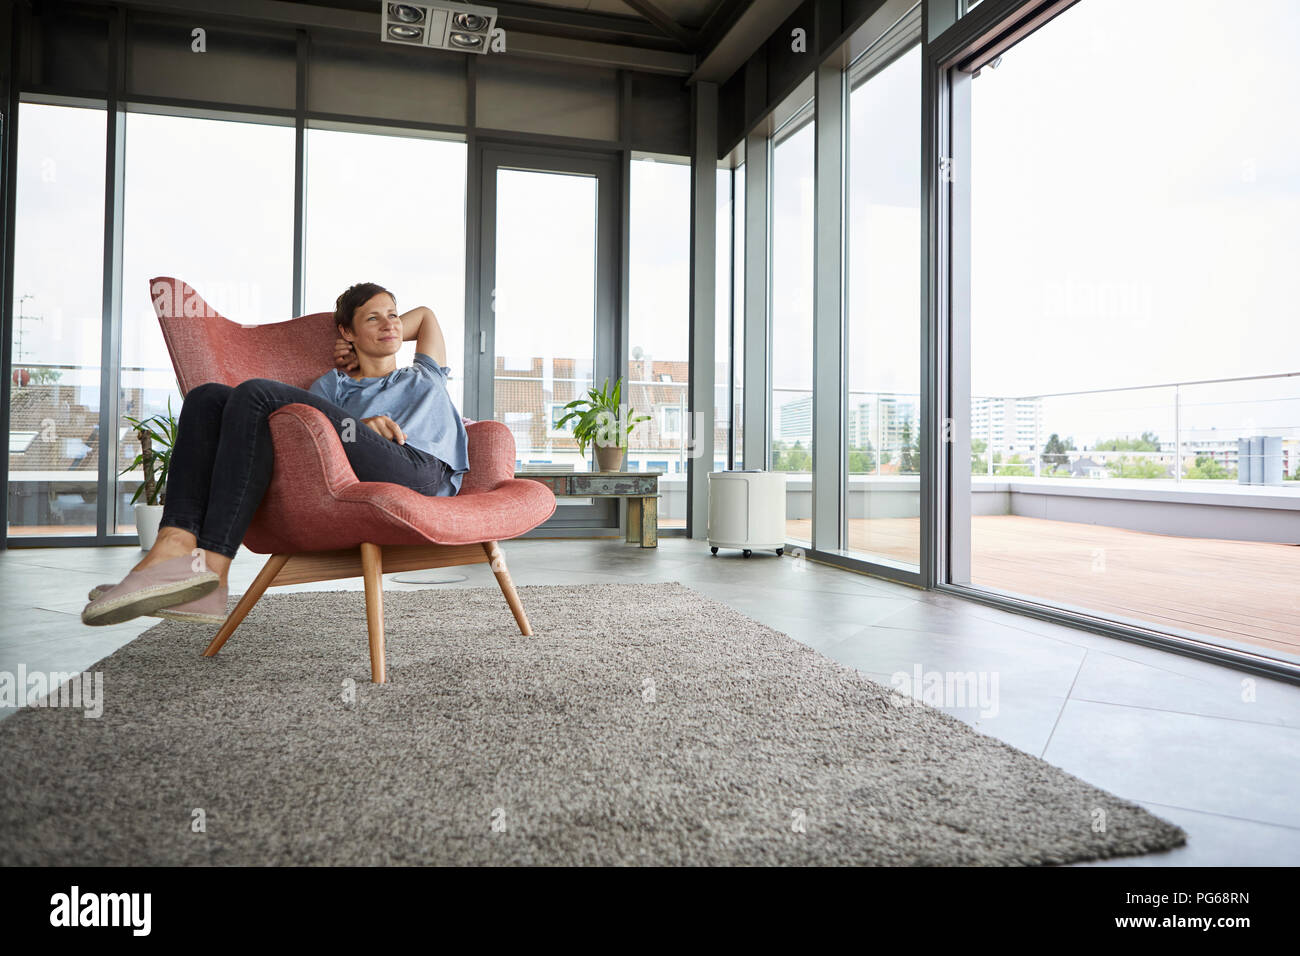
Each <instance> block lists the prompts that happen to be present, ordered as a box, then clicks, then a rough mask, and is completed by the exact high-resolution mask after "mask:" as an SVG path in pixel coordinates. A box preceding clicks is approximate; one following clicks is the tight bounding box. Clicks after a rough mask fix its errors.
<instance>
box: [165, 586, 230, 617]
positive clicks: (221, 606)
mask: <svg viewBox="0 0 1300 956" xmlns="http://www.w3.org/2000/svg"><path fill="white" fill-rule="evenodd" d="M229 598H230V588H228V587H224V586H223V587H219V588H217V589H216V590H215V591H213V592H212V593H211V594H207V595H204V596H203V597H201V598H199V599H198V600H195V601H187V602H186V603H184V604H176V605H173V606H172V607H165V608H162V609H161V610H159V611H156V612H155V613H156V614H157V615H158V616H159V617H165V618H166V619H167V620H169V621H184V622H185V623H187V624H225V623H226V616H227V615H226V603H227V601H228V600H229Z"/></svg>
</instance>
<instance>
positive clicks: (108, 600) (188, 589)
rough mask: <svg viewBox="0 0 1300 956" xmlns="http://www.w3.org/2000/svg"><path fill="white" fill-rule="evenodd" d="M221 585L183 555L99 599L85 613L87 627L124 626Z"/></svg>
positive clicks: (143, 572)
mask: <svg viewBox="0 0 1300 956" xmlns="http://www.w3.org/2000/svg"><path fill="white" fill-rule="evenodd" d="M220 583H221V579H220V577H219V576H218V575H217V572H215V571H209V570H207V569H206V568H205V569H204V570H202V571H195V570H194V558H193V557H192V556H191V555H188V554H182V555H180V556H178V557H175V558H169V559H167V560H166V561H160V562H158V563H157V564H152V565H150V566H149V567H147V568H141V569H140V570H138V571H132V572H131V573H130V574H128V575H127V576H126V577H124V578H123V579H122V581H121V583H119V584H117V585H115V586H113V587H112V588H110V589H109V590H107V591H105V592H104V593H103V594H101V595H100V596H99V597H97V598H95V599H94V600H93V601H91V602H90V603H89V604H87V605H86V606H85V608H83V609H82V611H81V621H82V623H83V624H89V625H92V626H99V625H103V624H120V623H122V622H123V621H129V620H131V619H132V618H136V617H140V616H141V615H143V614H152V613H153V612H154V611H157V610H160V609H162V608H165V607H173V606H175V605H177V604H184V603H186V602H188V601H193V600H196V599H197V598H201V597H205V596H207V595H208V594H211V593H212V592H213V591H215V590H216V589H217V586H218V585H219V584H220Z"/></svg>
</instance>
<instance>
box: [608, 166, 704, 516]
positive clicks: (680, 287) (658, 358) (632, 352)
mask: <svg viewBox="0 0 1300 956" xmlns="http://www.w3.org/2000/svg"><path fill="white" fill-rule="evenodd" d="M630 199H631V220H630V222H629V224H628V228H629V236H628V243H629V250H630V251H629V272H628V303H629V309H628V369H627V377H626V379H625V383H626V384H625V387H624V389H623V395H622V398H623V400H624V401H625V402H626V403H627V404H628V405H629V406H630V408H631V412H632V413H633V414H636V415H649V416H650V420H649V421H647V422H642V423H640V424H638V425H637V426H636V427H635V429H634V430H633V432H632V434H631V436H630V437H629V445H628V455H627V467H628V469H629V470H632V471H662V472H663V473H664V474H663V477H662V478H660V479H659V491H660V495H661V497H660V499H659V526H660V527H661V528H664V527H670V528H684V527H686V470H687V465H688V463H689V461H690V442H691V440H692V439H693V438H694V437H696V436H695V435H694V434H693V433H692V430H691V421H690V412H689V407H690V391H689V390H690V368H691V346H690V318H691V293H690V288H691V255H690V253H691V250H690V243H687V242H682V236H689V235H690V233H691V167H690V163H689V162H687V161H685V160H683V161H680V162H677V161H671V160H666V159H661V158H659V159H657V158H654V157H646V158H642V159H638V158H633V160H632V162H631V197H630Z"/></svg>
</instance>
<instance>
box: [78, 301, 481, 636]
mask: <svg viewBox="0 0 1300 956" xmlns="http://www.w3.org/2000/svg"><path fill="white" fill-rule="evenodd" d="M334 321H335V324H336V326H337V328H338V332H339V336H340V338H339V340H338V342H336V347H335V360H336V363H337V364H338V366H339V367H338V368H337V369H334V370H332V371H329V372H326V373H325V374H324V375H322V376H321V377H320V378H318V379H317V380H316V381H315V382H313V383H312V385H311V388H310V389H301V388H297V387H295V386H293V385H286V384H285V383H284V382H276V381H272V380H271V379H265V378H255V379H250V380H249V381H247V382H243V383H241V384H240V385H237V386H235V387H234V388H231V387H230V386H229V385H221V384H219V383H216V382H209V383H207V384H205V385H199V386H198V387H196V388H194V389H192V390H191V391H190V393H189V394H188V395H186V396H185V403H184V405H183V406H182V407H181V415H180V420H179V422H178V423H177V431H176V444H175V446H174V448H173V450H172V460H171V470H170V473H169V474H168V477H167V498H166V504H165V505H164V507H163V514H162V519H161V521H160V523H159V529H158V540H157V541H156V542H155V543H154V546H153V548H151V549H150V551H149V553H148V554H147V555H145V557H144V560H142V561H141V562H140V563H139V564H137V565H136V566H135V567H134V568H133V569H132V570H131V573H130V574H128V575H127V576H126V577H125V578H123V579H122V581H121V582H119V583H118V584H116V585H104V586H101V587H99V588H96V589H95V590H94V591H92V592H91V601H90V603H89V604H87V605H86V607H85V609H84V610H82V612H81V619H82V621H83V622H85V623H86V624H92V625H101V624H117V623H119V622H121V621H128V620H131V619H132V618H135V617H139V616H140V615H142V614H153V613H155V612H159V613H160V614H161V615H163V616H166V617H168V618H171V619H173V620H184V621H198V622H203V623H221V622H222V621H224V620H225V618H226V600H227V596H228V593H229V590H228V587H227V583H226V582H227V576H228V575H229V572H230V562H231V560H232V559H233V558H234V557H235V554H236V552H237V551H238V550H239V544H240V542H241V541H242V540H243V538H244V534H245V533H246V532H247V531H248V526H249V525H250V524H251V523H252V520H253V515H254V513H255V512H256V511H257V508H258V505H259V504H261V501H262V496H263V495H264V494H265V493H266V488H267V485H268V484H270V481H271V470H272V466H273V464H274V450H273V448H272V445H271V426H270V424H269V422H268V418H269V417H270V415H271V413H272V412H274V411H276V410H277V409H278V408H280V407H281V406H283V405H288V404H292V403H295V402H300V403H302V404H304V405H312V406H314V407H315V408H319V409H320V410H321V411H322V412H324V413H325V415H326V416H327V417H328V418H329V420H330V421H331V422H332V423H333V425H334V429H335V430H336V431H337V432H338V433H339V438H340V439H341V440H342V442H343V450H344V451H345V452H346V453H347V456H348V461H349V462H350V463H351V464H352V470H353V471H354V472H356V476H357V478H359V479H360V480H362V481H388V482H394V483H396V484H399V485H405V486H406V487H408V488H412V489H414V490H415V491H418V492H420V493H421V494H424V495H429V496H438V495H444V496H451V495H455V494H457V493H458V492H459V491H460V486H461V481H462V479H463V478H464V476H465V474H466V473H467V472H468V471H469V455H468V449H467V438H466V434H465V423H464V422H463V421H462V420H461V416H460V412H458V411H457V410H456V406H455V405H454V404H453V403H452V400H451V396H450V395H449V394H448V393H447V374H448V373H449V372H450V371H451V369H450V368H449V367H448V366H447V365H446V350H447V345H446V342H445V341H444V339H443V335H442V328H441V327H440V326H439V325H438V320H437V318H436V317H435V316H434V314H433V312H432V311H431V310H430V309H427V308H425V307H424V306H420V307H419V308H415V309H412V310H411V311H409V312H405V313H403V314H401V315H398V313H397V300H396V298H394V296H393V294H392V293H391V292H389V291H388V290H387V289H385V288H383V287H382V286H378V285H375V284H374V283H373V282H363V283H360V284H358V285H354V286H352V288H350V289H348V290H347V291H346V292H344V293H343V294H342V295H340V296H339V297H338V301H337V303H336V304H335V309H334ZM412 339H414V340H415V343H416V345H415V364H414V365H410V366H407V367H405V368H398V367H397V352H398V350H399V349H400V348H401V346H402V342H404V341H410V340H412ZM358 421H359V422H360V424H362V425H364V426H366V427H364V428H359V427H357V423H358Z"/></svg>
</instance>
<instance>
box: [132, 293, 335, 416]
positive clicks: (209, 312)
mask: <svg viewBox="0 0 1300 956" xmlns="http://www.w3.org/2000/svg"><path fill="white" fill-rule="evenodd" d="M149 295H150V298H151V299H152V300H153V308H154V312H156V313H157V315H158V323H159V324H160V325H161V326H162V333H163V339H164V340H165V341H166V343H167V351H168V352H169V353H170V354H171V359H172V365H173V367H175V369H176V381H177V384H179V385H180V389H181V395H185V394H187V393H188V392H189V390H190V389H192V388H194V387H195V386H196V385H202V384H203V383H205V382H221V383H222V384H224V385H238V384H239V383H240V382H245V381H247V380H248V379H250V378H273V379H276V380H277V381H281V382H288V383H289V384H290V385H297V386H298V387H299V388H306V387H307V386H308V385H310V384H311V383H312V382H314V381H315V380H316V379H318V378H320V376H321V375H322V374H324V373H325V372H326V371H328V370H329V369H331V368H333V367H334V339H335V338H336V335H335V330H334V313H332V312H316V313H313V314H312V315H303V316H299V317H298V318H296V319H290V320H289V321H287V322H272V323H270V324H268V325H241V324H240V323H238V322H232V321H231V320H230V319H227V318H225V317H224V316H222V315H221V314H220V313H218V312H217V310H216V309H214V308H212V306H210V305H208V303H207V302H205V301H203V297H202V296H200V295H199V294H198V293H197V292H196V291H194V288H193V286H190V285H188V284H186V283H184V282H182V281H180V280H179V279H173V278H171V277H160V278H156V279H152V280H150V282H149Z"/></svg>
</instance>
